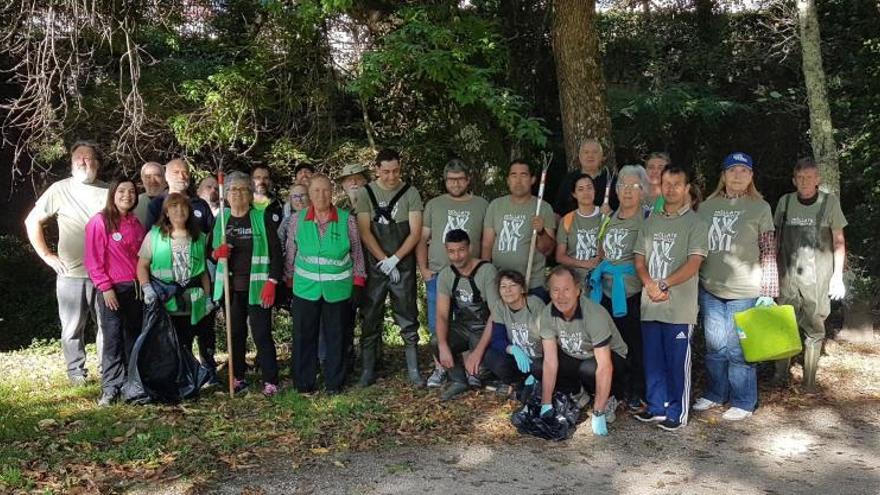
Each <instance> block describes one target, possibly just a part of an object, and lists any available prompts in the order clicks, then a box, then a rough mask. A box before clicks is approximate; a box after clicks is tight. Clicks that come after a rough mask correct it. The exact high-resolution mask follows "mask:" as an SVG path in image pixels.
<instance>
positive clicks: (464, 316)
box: [437, 260, 489, 384]
mask: <svg viewBox="0 0 880 495" xmlns="http://www.w3.org/2000/svg"><path fill="white" fill-rule="evenodd" d="M486 264H489V262H488V261H483V260H481V261H480V262H479V263H477V266H475V267H474V269H473V271H471V274H470V276H464V275H462V274H461V272H459V271H458V269H457V268H455V266H452V265H449V268H451V269H452V273H454V274H455V279H454V280H453V282H452V290H451V291H450V292H451V296H450V298H449V319H448V320H447V321H449V331H448V332H447V341H448V342H447V344H448V345H449V350H450V352H452V360H453V362H454V363H455V364H454V365H453V367H452V368H451V369H450V370H449V379H450V380H451V381H452V382H455V383H465V384H466V383H467V373H466V372H465V369H464V360H463V359H462V353H463V352H465V351H468V350H470V351H472V350H474V348H476V347H477V343H478V342H479V341H480V337H481V336H482V335H483V330H485V328H486V322H487V321H488V320H489V304H488V303H487V302H486V300H485V299H483V296H482V294H480V290H479V289H478V288H477V284H476V282H475V281H474V278H475V277H476V276H477V273H478V272H479V271H480V268H482V266H483V265H486ZM463 281H466V283H468V284H470V290H471V299H470V301H466V300H463V299H462V298H460V297H459V292H458V286H459V284H461V283H462V282H463ZM437 353H438V356H439V350H438V351H437Z"/></svg>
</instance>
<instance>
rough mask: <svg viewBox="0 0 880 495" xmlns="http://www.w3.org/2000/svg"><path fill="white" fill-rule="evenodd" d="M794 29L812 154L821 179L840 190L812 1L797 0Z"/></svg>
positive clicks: (817, 23)
mask: <svg viewBox="0 0 880 495" xmlns="http://www.w3.org/2000/svg"><path fill="white" fill-rule="evenodd" d="M797 7H798V28H799V29H798V32H799V33H800V40H801V56H802V58H803V71H804V83H805V85H806V87H807V104H808V106H809V108H810V137H811V142H812V147H813V155H814V157H815V159H816V161H817V162H818V163H819V167H820V170H821V171H822V181H823V182H824V183H825V185H826V186H827V187H828V189H830V190H831V191H834V192H839V191H840V168H839V166H838V162H839V156H838V153H837V143H836V142H835V140H834V126H833V125H832V123H831V109H830V108H829V105H828V89H827V86H826V84H825V69H824V68H823V67H822V48H821V36H820V35H819V17H818V15H817V14H816V2H815V1H814V0H798V2H797Z"/></svg>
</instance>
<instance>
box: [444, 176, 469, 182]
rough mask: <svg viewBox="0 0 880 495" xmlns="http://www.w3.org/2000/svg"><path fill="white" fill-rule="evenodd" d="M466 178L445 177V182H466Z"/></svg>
mask: <svg viewBox="0 0 880 495" xmlns="http://www.w3.org/2000/svg"><path fill="white" fill-rule="evenodd" d="M467 180H468V178H467V177H447V178H446V182H467Z"/></svg>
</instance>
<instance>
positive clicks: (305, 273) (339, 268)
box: [293, 209, 354, 303]
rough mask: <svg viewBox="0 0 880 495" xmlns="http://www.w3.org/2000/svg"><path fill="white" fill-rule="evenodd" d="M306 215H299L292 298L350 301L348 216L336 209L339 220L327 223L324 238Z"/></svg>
mask: <svg viewBox="0 0 880 495" xmlns="http://www.w3.org/2000/svg"><path fill="white" fill-rule="evenodd" d="M307 213H308V210H307V209H306V210H303V211H301V212H299V219H298V220H297V226H296V237H295V239H296V259H295V260H294V263H293V268H294V272H293V274H294V275H293V294H294V295H296V296H297V297H299V298H302V299H306V300H308V301H317V300H318V299H320V298H322V297H323V298H324V300H325V301H327V302H331V303H333V302H339V301H344V300H346V299H348V298H350V297H351V291H352V285H353V283H354V278H353V277H352V268H353V266H354V263H353V262H352V259H351V240H350V239H349V238H348V212H347V211H344V210H339V209H337V214H338V216H339V218H338V220H337V221H335V222H330V224H329V225H328V226H327V232H325V234H324V237H323V238H321V236H320V235H319V233H318V223H317V222H316V221H313V220H306V214H307Z"/></svg>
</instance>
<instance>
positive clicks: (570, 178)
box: [553, 167, 620, 216]
mask: <svg viewBox="0 0 880 495" xmlns="http://www.w3.org/2000/svg"><path fill="white" fill-rule="evenodd" d="M581 173H582V172H581V171H580V170H575V171H574V172H569V173H568V175H566V176H565V179H563V181H562V184H561V185H560V186H559V189H558V191H557V194H556V201H555V202H554V203H553V211H555V212H556V214H557V215H560V216H562V215H565V214H566V213H568V212H570V211H572V210H574V209H575V208H577V201H575V199H574V197H572V195H571V188H572V187H573V186H574V181H575V178H577V177H579V176H580V175H581ZM593 182H594V183H595V185H596V197H595V199H594V200H593V204H594V205H596V206H602V203H603V202H604V201H605V185H606V184H607V183H608V168H607V167H606V168H603V169H602V173H600V174H599V175H597V176H596V177H594V178H593ZM616 189H617V176H616V175H615V176H614V177H613V178H612V179H611V194H610V196H611V197H610V198H609V199H608V206H610V207H611V210H612V211H614V210H617V207H618V206H619V205H620V202H619V201H618V199H617V190H616Z"/></svg>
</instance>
